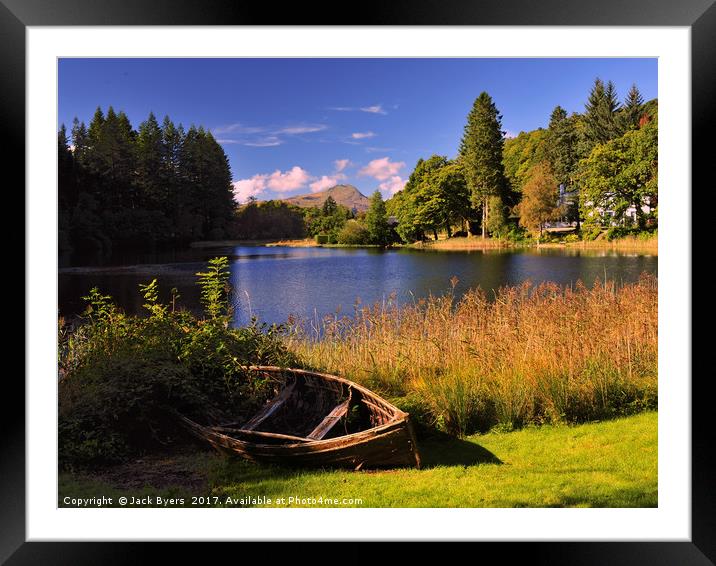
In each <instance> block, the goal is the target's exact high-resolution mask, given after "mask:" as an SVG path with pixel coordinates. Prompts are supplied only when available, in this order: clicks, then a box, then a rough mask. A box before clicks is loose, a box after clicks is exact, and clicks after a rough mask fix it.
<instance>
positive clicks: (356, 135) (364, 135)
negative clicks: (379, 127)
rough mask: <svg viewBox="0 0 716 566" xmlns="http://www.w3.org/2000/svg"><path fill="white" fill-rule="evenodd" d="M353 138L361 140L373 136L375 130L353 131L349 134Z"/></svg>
mask: <svg viewBox="0 0 716 566" xmlns="http://www.w3.org/2000/svg"><path fill="white" fill-rule="evenodd" d="M351 137H352V138H353V139H354V140H362V139H366V138H374V137H375V132H354V133H352V134H351Z"/></svg>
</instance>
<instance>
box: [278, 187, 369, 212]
mask: <svg viewBox="0 0 716 566" xmlns="http://www.w3.org/2000/svg"><path fill="white" fill-rule="evenodd" d="M329 196H330V197H333V200H335V201H336V203H338V204H342V205H343V206H345V207H346V208H348V209H351V210H352V209H353V208H355V209H356V210H357V211H358V212H364V211H366V210H368V207H369V206H370V200H369V199H368V197H366V196H365V195H364V194H362V193H361V192H360V191H359V190H358V189H356V188H355V187H354V186H353V185H336V186H335V187H331V188H330V189H326V190H325V191H320V192H317V193H309V194H306V195H298V196H295V197H289V198H286V199H283V201H284V202H287V203H289V204H294V205H296V206H300V207H303V208H310V207H312V206H315V207H320V206H323V203H324V202H325V201H326V199H327V198H328V197H329Z"/></svg>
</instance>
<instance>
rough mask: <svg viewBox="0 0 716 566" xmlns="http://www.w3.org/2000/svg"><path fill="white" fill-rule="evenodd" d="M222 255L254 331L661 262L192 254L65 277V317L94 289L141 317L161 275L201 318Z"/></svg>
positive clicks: (259, 251)
mask: <svg viewBox="0 0 716 566" xmlns="http://www.w3.org/2000/svg"><path fill="white" fill-rule="evenodd" d="M217 255H226V256H228V257H229V258H230V261H231V284H232V286H233V288H234V295H233V300H234V305H235V323H236V324H246V323H247V322H248V321H249V320H250V319H251V316H256V317H258V318H259V319H260V320H262V321H267V322H284V321H286V319H287V318H288V317H289V315H293V316H295V317H300V318H321V317H322V316H324V315H326V314H330V313H335V312H337V311H339V312H343V313H352V312H353V308H354V305H355V303H356V300H357V299H360V301H362V303H364V304H371V303H374V302H378V301H383V300H386V299H387V298H388V297H389V296H390V295H391V294H394V295H395V298H396V300H397V301H398V302H399V303H403V302H406V301H412V300H415V299H419V298H421V297H425V296H428V295H429V294H433V295H438V294H442V293H444V292H446V291H447V290H449V289H450V279H451V278H452V277H457V279H458V283H457V286H456V287H455V293H456V294H458V295H460V294H462V293H464V292H465V291H466V290H467V289H469V288H473V287H477V286H480V287H482V288H483V289H486V290H490V289H497V288H499V287H501V286H503V285H517V284H520V283H522V282H523V281H525V280H530V281H532V282H533V283H535V284H537V283H540V282H542V281H556V282H557V283H560V284H574V283H576V282H577V280H582V281H583V282H585V283H586V284H588V285H591V284H592V283H593V282H594V281H595V280H596V279H597V278H598V279H600V280H604V279H605V278H607V279H614V280H616V281H617V282H631V281H636V280H637V279H638V277H639V275H640V274H641V273H642V272H644V271H646V272H650V273H657V259H658V258H657V257H656V256H652V255H647V254H642V253H634V252H627V253H624V252H621V251H615V250H610V249H604V250H583V249H575V248H565V249H558V248H546V249H545V248H543V249H532V248H530V249H525V250H517V251H515V250H486V251H481V250H474V251H451V252H442V251H441V252H436V251H432V252H431V251H420V250H403V249H401V250H388V251H381V250H378V249H340V248H287V247H249V246H239V247H227V248H221V249H217V248H214V249H209V250H188V251H183V252H181V253H173V254H169V255H157V254H155V255H151V254H147V255H146V256H143V257H132V258H121V259H119V260H116V259H115V260H114V261H111V262H104V263H96V264H94V265H84V266H75V267H63V268H60V272H59V275H58V277H59V309H60V313H61V314H62V315H65V316H70V315H72V314H76V313H78V312H79V311H80V310H81V308H82V300H81V299H80V297H81V296H82V295H85V294H86V293H87V291H88V290H89V289H90V288H91V287H93V286H97V287H99V288H100V289H101V290H102V292H104V293H106V294H110V295H112V296H113V297H114V298H115V300H116V301H117V303H118V304H119V305H120V306H121V307H122V308H124V309H125V310H126V311H127V312H130V313H136V312H140V311H141V310H142V306H141V305H142V303H143V301H142V299H141V297H140V295H139V292H138V285H139V284H140V283H146V282H147V281H149V280H150V279H151V278H153V277H154V276H156V277H157V279H158V280H159V284H160V285H161V287H162V290H163V293H164V298H168V296H169V290H170V289H171V288H172V287H176V288H177V289H178V290H179V293H180V294H181V299H180V303H181V304H183V305H185V306H187V307H188V308H190V309H192V310H195V311H198V310H199V309H200V303H199V292H198V289H197V287H196V284H195V281H196V276H195V273H196V272H197V271H199V270H201V269H203V268H204V266H205V262H206V261H207V260H208V259H209V258H211V257H215V256H217Z"/></svg>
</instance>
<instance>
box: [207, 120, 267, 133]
mask: <svg viewBox="0 0 716 566" xmlns="http://www.w3.org/2000/svg"><path fill="white" fill-rule="evenodd" d="M265 131H266V128H264V127H262V126H244V125H243V124H241V123H239V122H236V123H234V124H225V125H223V126H217V127H216V128H213V129H212V130H211V132H212V133H213V134H260V133H261V132H265Z"/></svg>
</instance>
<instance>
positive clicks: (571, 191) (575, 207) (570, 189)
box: [547, 106, 580, 229]
mask: <svg viewBox="0 0 716 566" xmlns="http://www.w3.org/2000/svg"><path fill="white" fill-rule="evenodd" d="M547 141H548V155H549V164H550V167H551V170H552V173H553V174H554V176H555V178H556V179H557V183H558V184H559V185H561V187H562V189H563V201H564V204H565V205H566V207H567V208H566V212H567V218H568V219H569V220H570V221H576V222H577V229H579V224H580V218H579V191H578V188H577V185H576V183H575V182H574V181H575V175H576V168H577V163H578V161H579V160H578V157H577V142H578V134H577V128H576V117H575V116H572V117H567V112H566V111H565V110H564V109H563V108H562V107H561V106H557V107H555V109H554V110H553V111H552V115H551V116H550V121H549V129H548V130H547Z"/></svg>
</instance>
